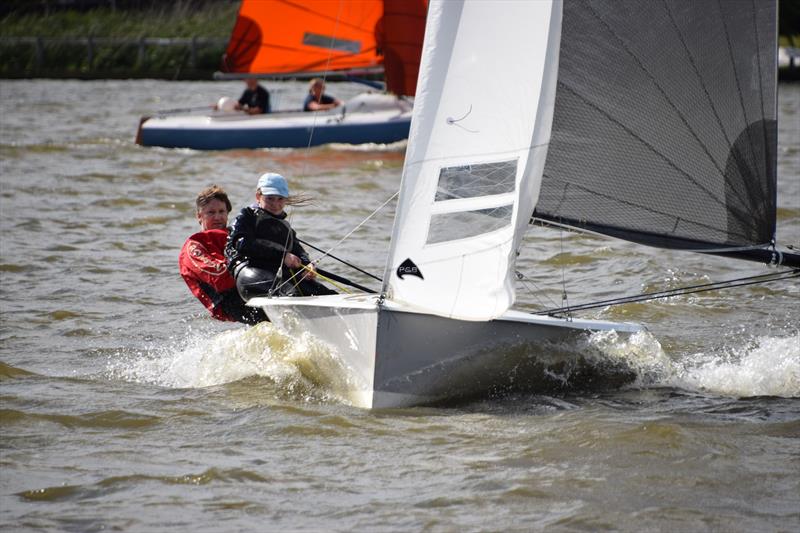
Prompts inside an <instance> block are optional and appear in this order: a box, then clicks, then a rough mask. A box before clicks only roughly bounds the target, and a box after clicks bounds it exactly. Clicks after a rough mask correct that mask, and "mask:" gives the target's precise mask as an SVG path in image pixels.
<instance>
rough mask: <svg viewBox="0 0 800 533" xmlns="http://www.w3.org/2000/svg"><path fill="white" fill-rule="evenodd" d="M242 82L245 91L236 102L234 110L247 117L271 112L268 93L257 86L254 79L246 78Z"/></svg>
mask: <svg viewBox="0 0 800 533" xmlns="http://www.w3.org/2000/svg"><path fill="white" fill-rule="evenodd" d="M244 82H245V83H246V84H247V89H245V90H244V92H243V93H242V96H241V98H239V101H238V102H236V105H235V106H234V109H237V110H243V111H244V112H246V113H247V114H249V115H258V114H261V113H269V112H270V111H271V109H270V106H269V92H268V91H267V90H266V89H265V88H264V87H262V86H261V85H259V83H258V80H257V79H255V78H247V79H246V80H244Z"/></svg>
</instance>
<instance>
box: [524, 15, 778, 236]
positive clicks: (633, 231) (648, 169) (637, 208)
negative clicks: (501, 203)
mask: <svg viewBox="0 0 800 533" xmlns="http://www.w3.org/2000/svg"><path fill="white" fill-rule="evenodd" d="M775 10H776V2H774V1H769V0H757V1H753V0H726V1H724V2H721V1H718V0H707V1H697V0H663V1H658V2H643V1H641V0H566V1H565V2H564V14H563V25H562V40H561V50H560V59H559V71H558V89H557V97H556V108H555V109H556V110H555V116H554V119H553V132H552V139H551V143H550V150H549V153H548V156H547V164H546V167H545V171H544V177H543V180H542V191H541V196H540V198H539V203H538V205H537V206H536V212H535V213H534V216H536V217H538V218H541V219H545V220H547V221H553V222H558V223H561V224H566V225H569V226H574V227H578V228H583V229H588V230H592V231H596V232H600V233H605V234H608V235H613V236H616V237H620V238H623V239H627V240H631V241H636V242H640V243H644V244H649V245H655V246H663V247H667V248H678V249H693V250H702V251H709V250H714V251H719V250H731V249H734V250H735V249H741V248H752V247H763V246H766V245H769V244H770V242H771V241H772V239H773V237H774V233H775V210H776V207H775V206H776V200H775V195H776V186H775V184H776V135H777V125H776V124H777V123H776V75H775V72H776V70H775V65H776V50H777V44H776V38H777V36H776V24H775V20H776V19H775V17H776V13H775Z"/></svg>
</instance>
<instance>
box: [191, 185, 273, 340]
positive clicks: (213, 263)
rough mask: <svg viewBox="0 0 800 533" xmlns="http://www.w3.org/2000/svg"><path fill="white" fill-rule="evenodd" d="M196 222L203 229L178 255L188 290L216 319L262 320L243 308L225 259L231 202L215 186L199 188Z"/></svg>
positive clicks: (259, 312)
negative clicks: (200, 189)
mask: <svg viewBox="0 0 800 533" xmlns="http://www.w3.org/2000/svg"><path fill="white" fill-rule="evenodd" d="M195 205H196V206H197V213H196V214H197V221H198V222H200V226H201V227H202V228H203V231H200V232H198V233H195V234H194V235H192V236H191V237H189V238H188V239H187V240H186V243H185V244H184V245H183V248H182V249H181V253H180V256H179V257H178V264H179V266H180V272H181V276H182V277H183V280H184V281H185V282H186V284H187V285H188V286H189V290H191V291H192V294H194V295H195V296H196V297H197V299H198V300H200V302H201V303H202V304H203V305H204V306H206V308H207V309H208V310H209V312H210V313H211V316H213V317H214V318H216V319H217V320H226V321H231V322H244V323H245V324H255V323H257V322H261V321H262V320H266V319H267V316H266V315H265V314H264V312H263V311H262V310H261V309H256V308H253V307H247V306H245V305H244V302H243V301H242V299H241V298H240V297H239V293H238V291H237V290H236V282H235V281H234V280H233V276H231V275H230V273H229V272H228V269H227V265H226V261H225V254H224V252H225V243H226V242H227V240H228V229H227V227H226V226H227V225H228V213H230V211H231V202H230V200H228V195H227V194H225V191H224V190H222V189H221V188H220V187H217V186H216V185H212V186H211V187H207V188H205V189H203V190H202V191H200V193H199V194H198V195H197V199H196V200H195Z"/></svg>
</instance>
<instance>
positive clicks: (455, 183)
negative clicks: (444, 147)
mask: <svg viewBox="0 0 800 533" xmlns="http://www.w3.org/2000/svg"><path fill="white" fill-rule="evenodd" d="M516 178H517V160H516V159H514V160H512V161H498V162H496V163H477V164H474V165H462V166H458V167H448V168H443V169H441V170H440V171H439V184H438V186H437V187H436V198H435V201H437V202H442V201H445V200H455V199H457V198H475V197H479V196H491V195H493V194H505V193H510V192H514V184H515V182H516Z"/></svg>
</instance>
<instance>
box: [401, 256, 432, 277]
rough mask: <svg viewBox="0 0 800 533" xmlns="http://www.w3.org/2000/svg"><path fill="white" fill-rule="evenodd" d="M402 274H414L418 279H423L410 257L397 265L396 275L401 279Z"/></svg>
mask: <svg viewBox="0 0 800 533" xmlns="http://www.w3.org/2000/svg"><path fill="white" fill-rule="evenodd" d="M403 276H416V277H418V278H419V279H425V278H424V277H422V272H420V270H419V268H417V265H415V264H414V261H412V260H411V259H406V260H405V261H403V262H402V263H400V266H399V267H397V277H398V278H400V279H403Z"/></svg>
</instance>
